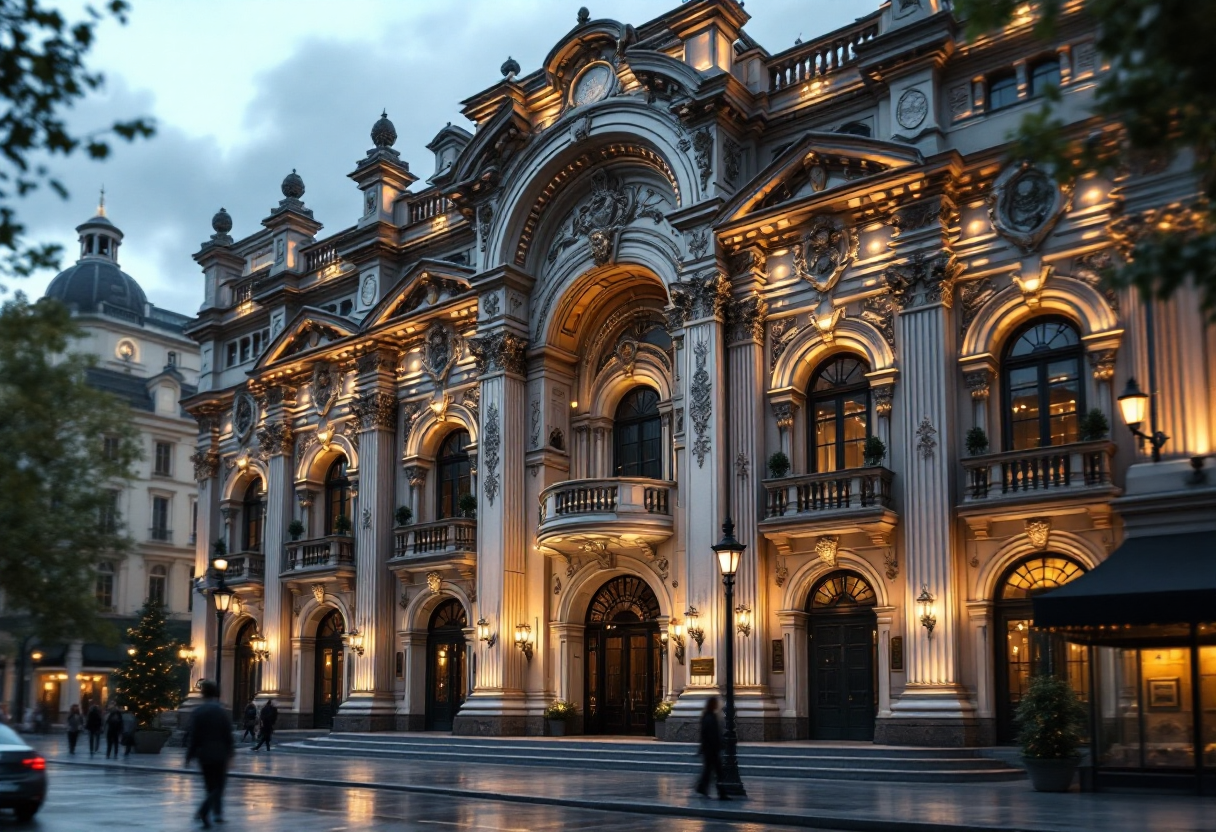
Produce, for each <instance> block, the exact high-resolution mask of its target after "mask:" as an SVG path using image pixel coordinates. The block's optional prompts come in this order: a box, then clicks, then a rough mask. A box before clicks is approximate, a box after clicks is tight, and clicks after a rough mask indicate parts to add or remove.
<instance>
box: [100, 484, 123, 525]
mask: <svg viewBox="0 0 1216 832" xmlns="http://www.w3.org/2000/svg"><path fill="white" fill-rule="evenodd" d="M118 493H119V492H117V491H110V492H108V493H107V494H106V499H105V501H104V502H103V503H102V506H101V516H100V517H99V518H98V523H99V525H100V526H101V531H102V533H103V534H117V533H118Z"/></svg>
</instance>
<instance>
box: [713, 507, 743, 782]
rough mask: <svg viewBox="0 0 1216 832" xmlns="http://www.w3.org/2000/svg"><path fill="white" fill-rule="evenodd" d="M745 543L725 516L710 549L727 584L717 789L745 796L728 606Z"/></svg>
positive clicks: (732, 601)
mask: <svg viewBox="0 0 1216 832" xmlns="http://www.w3.org/2000/svg"><path fill="white" fill-rule="evenodd" d="M746 548H747V547H746V546H744V545H743V544H742V543H740V542H739V541H738V540H736V539H735V524H734V522H733V521H732V520H731V519H730V518H729V517H727V518H726V522H725V523H723V524H722V539H721V540H719V541H718V542H717V543H716V544H715V545H714V546H713V550H714V552H715V553H716V554H717V555H718V566H719V567H720V568H721V569H722V584H723V586H725V587H726V610H727V613H726V619H727V625H726V643H725V649H724V652H725V656H724V659H725V661H726V734H725V736H724V737H723V745H724V746H725V748H724V751H725V754H724V755H723V757H724V759H723V761H722V777H721V779H720V780H719V781H718V789H719V791H721V792H722V793H723V794H727V795H730V796H731V797H747V791H746V790H745V789H744V788H743V781H742V780H741V779H740V778H739V757H738V745H739V734H738V732H737V731H736V729H735V623H734V621H733V620H731V612H730V611H731V610H733V609H734V608H735V573H736V572H738V571H739V560H740V558H741V557H742V555H743V550H744V549H746Z"/></svg>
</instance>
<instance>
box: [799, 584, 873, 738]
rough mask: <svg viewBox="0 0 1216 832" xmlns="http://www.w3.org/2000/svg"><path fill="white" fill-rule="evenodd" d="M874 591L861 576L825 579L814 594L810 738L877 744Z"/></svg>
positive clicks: (810, 607)
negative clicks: (875, 735) (873, 742)
mask: <svg viewBox="0 0 1216 832" xmlns="http://www.w3.org/2000/svg"><path fill="white" fill-rule="evenodd" d="M877 603H878V598H877V596H876V595H875V594H874V588H873V587H871V586H870V584H869V583H868V582H867V581H866V579H865V578H863V577H862V576H861V575H859V574H857V573H856V572H850V571H847V570H841V571H839V572H832V573H830V574H828V575H826V576H824V577H823V578H822V579H821V580H820V581H819V583H818V584H816V585H815V588H814V589H813V590H812V591H811V597H810V601H809V603H808V607H809V609H808V612H809V613H810V649H811V657H810V673H811V738H812V739H817V740H860V741H864V742H872V741H873V740H874V717H875V716H876V714H877V707H876V705H877V697H876V696H875V691H876V690H877V688H878V680H877V676H876V670H877V664H878V662H877V660H876V644H875V641H876V639H877V633H878V618H877V616H875V614H874V606H875V604H877Z"/></svg>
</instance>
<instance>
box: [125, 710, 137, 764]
mask: <svg viewBox="0 0 1216 832" xmlns="http://www.w3.org/2000/svg"><path fill="white" fill-rule="evenodd" d="M135 725H136V720H135V714H133V713H131V709H130V708H125V707H124V708H123V709H122V747H123V748H125V749H126V751H124V752H123V755H122V756H124V757H130V756H131V752H132V751H133V750H135Z"/></svg>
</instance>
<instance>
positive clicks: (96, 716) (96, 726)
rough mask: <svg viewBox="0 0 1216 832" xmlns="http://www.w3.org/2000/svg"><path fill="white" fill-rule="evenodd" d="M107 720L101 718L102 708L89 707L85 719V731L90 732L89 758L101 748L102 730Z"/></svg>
mask: <svg viewBox="0 0 1216 832" xmlns="http://www.w3.org/2000/svg"><path fill="white" fill-rule="evenodd" d="M104 724H105V720H104V719H102V716H101V708H99V707H97V706H96V705H90V706H89V712H88V714H86V715H85V718H84V730H86V731H88V732H89V756H90V757H92V756H93V755H94V754H96V753H97V749H99V748H101V729H102V726H103V725H104Z"/></svg>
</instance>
